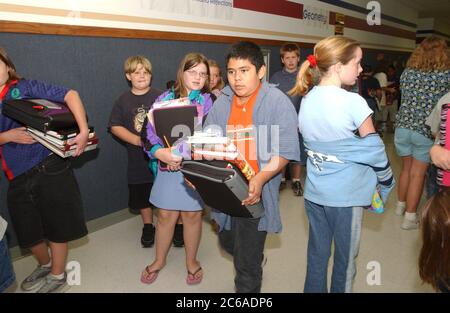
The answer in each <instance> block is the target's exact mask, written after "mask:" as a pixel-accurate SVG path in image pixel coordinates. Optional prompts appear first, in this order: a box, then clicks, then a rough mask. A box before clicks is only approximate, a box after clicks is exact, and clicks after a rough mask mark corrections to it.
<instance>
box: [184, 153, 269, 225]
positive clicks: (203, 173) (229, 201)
mask: <svg viewBox="0 0 450 313" xmlns="http://www.w3.org/2000/svg"><path fill="white" fill-rule="evenodd" d="M181 171H182V172H183V174H184V177H185V178H186V179H187V180H189V181H190V182H191V183H192V184H193V185H194V186H195V188H196V190H197V192H198V193H199V194H200V196H201V197H202V199H203V201H204V202H205V203H206V204H207V205H209V206H210V207H212V208H214V209H216V210H218V211H221V212H223V213H225V214H228V215H231V216H235V217H247V218H259V217H261V216H262V215H263V214H264V207H263V205H262V203H261V202H259V203H257V204H254V205H251V206H244V205H242V200H244V199H246V198H247V197H248V183H247V180H246V179H245V177H244V176H243V175H242V174H241V173H240V171H239V169H238V168H237V167H235V166H233V165H232V164H231V163H229V162H227V161H209V162H203V161H201V162H199V161H184V162H183V167H182V168H181Z"/></svg>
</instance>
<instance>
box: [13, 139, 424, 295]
mask: <svg viewBox="0 0 450 313" xmlns="http://www.w3.org/2000/svg"><path fill="white" fill-rule="evenodd" d="M385 142H386V148H387V151H388V154H389V156H390V159H391V163H392V166H393V168H394V172H395V173H396V176H397V175H398V172H399V166H400V164H399V159H398V157H396V156H395V153H394V150H393V149H394V148H393V139H392V135H390V134H389V135H387V136H385ZM396 200H397V199H396V192H395V191H394V192H393V193H392V195H391V197H390V200H389V202H388V203H387V206H388V207H390V208H392V207H393V204H395V201H396ZM280 210H281V214H282V221H283V231H282V232H281V233H280V234H276V235H270V236H268V239H267V243H266V251H265V253H266V255H267V257H268V262H267V264H266V266H265V267H264V277H263V287H262V291H263V292H288V293H298V292H302V290H303V282H304V278H305V271H306V247H307V234H308V231H307V229H308V222H307V219H306V214H305V211H304V207H303V197H295V196H294V195H293V193H292V191H291V190H290V189H289V188H286V189H285V190H283V191H282V192H281V201H280ZM400 223H401V218H400V217H398V216H395V215H394V213H393V210H392V209H388V210H387V211H386V212H385V213H384V214H382V215H376V214H373V213H368V212H365V216H364V221H363V229H362V235H361V246H360V252H359V256H358V259H357V271H358V272H357V276H356V279H355V283H354V291H355V292H432V289H431V287H429V286H428V285H422V284H421V282H420V279H419V275H418V269H417V259H418V254H419V251H420V232H419V231H418V230H411V231H405V230H401V229H400ZM140 230H141V220H140V218H139V217H138V216H136V217H132V218H129V219H126V220H124V221H121V222H119V223H116V224H114V225H112V226H109V227H107V228H104V229H101V230H99V231H96V232H93V233H90V234H89V236H88V237H87V238H84V239H82V240H78V241H76V242H73V243H71V249H70V253H69V257H68V260H69V261H77V262H79V264H80V266H81V282H80V283H81V284H80V285H78V286H72V287H71V288H70V289H69V290H68V292H180V293H185V292H194V293H196V292H198V293H202V292H214V293H223V292H233V291H234V290H233V286H234V284H233V278H234V273H233V265H232V262H231V258H230V257H229V256H228V255H226V254H225V253H223V252H221V251H220V249H219V247H218V244H217V237H216V235H215V234H214V232H213V231H212V228H211V226H210V225H209V223H208V220H207V218H205V221H204V227H203V236H202V241H201V244H200V249H199V260H200V262H201V264H202V267H203V269H204V280H203V282H202V283H201V284H200V285H197V286H188V285H186V282H185V278H186V268H185V265H184V251H183V249H180V248H171V250H170V252H169V257H168V263H167V265H166V267H165V268H164V269H163V270H162V271H161V273H160V274H159V277H158V279H157V280H156V282H155V283H153V284H152V285H143V284H142V283H140V281H139V277H140V272H141V270H142V269H143V268H144V267H145V265H146V264H148V263H151V261H152V259H153V256H154V253H155V250H154V248H150V249H143V248H141V245H140V243H139V237H140ZM372 261H375V262H377V263H374V264H375V265H376V269H379V274H380V275H379V278H380V284H379V285H373V284H372V283H370V282H371V281H373V278H374V277H376V276H374V275H373V274H374V272H373V270H374V268H373V267H369V268H368V267H367V266H368V264H369V265H371V264H372V263H370V262H372ZM35 265H36V264H35V261H34V259H33V258H32V257H31V256H30V257H25V258H22V259H19V260H16V261H15V262H14V268H15V271H16V275H17V280H18V281H19V282H20V281H22V279H23V278H24V277H25V276H26V275H27V274H29V273H30V272H31V271H32V270H33V269H34V267H35ZM330 269H331V261H330ZM368 282H369V283H368ZM11 291H13V292H14V291H15V292H20V290H19V288H17V286H15V287H13V288H11Z"/></svg>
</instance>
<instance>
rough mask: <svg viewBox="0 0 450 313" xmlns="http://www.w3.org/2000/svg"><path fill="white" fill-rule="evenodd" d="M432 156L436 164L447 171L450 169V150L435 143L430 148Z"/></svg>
mask: <svg viewBox="0 0 450 313" xmlns="http://www.w3.org/2000/svg"><path fill="white" fill-rule="evenodd" d="M430 156H431V160H432V161H433V163H434V165H436V166H437V167H439V168H442V169H444V170H447V171H448V170H450V150H447V149H445V148H444V147H441V146H440V145H433V147H432V148H431V149H430Z"/></svg>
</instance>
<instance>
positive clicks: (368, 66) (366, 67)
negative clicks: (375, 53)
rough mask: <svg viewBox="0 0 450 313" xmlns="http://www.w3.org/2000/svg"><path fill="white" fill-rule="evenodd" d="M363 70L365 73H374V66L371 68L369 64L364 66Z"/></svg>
mask: <svg viewBox="0 0 450 313" xmlns="http://www.w3.org/2000/svg"><path fill="white" fill-rule="evenodd" d="M362 68H363V73H372V71H373V70H372V66H370V65H369V64H363V66H362Z"/></svg>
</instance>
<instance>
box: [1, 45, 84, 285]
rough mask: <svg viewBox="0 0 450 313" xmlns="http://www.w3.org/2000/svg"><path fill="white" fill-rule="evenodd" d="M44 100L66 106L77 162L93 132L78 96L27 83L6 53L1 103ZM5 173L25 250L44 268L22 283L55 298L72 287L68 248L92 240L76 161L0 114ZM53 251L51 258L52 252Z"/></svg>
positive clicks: (14, 219) (10, 206)
mask: <svg viewBox="0 0 450 313" xmlns="http://www.w3.org/2000/svg"><path fill="white" fill-rule="evenodd" d="M27 98H39V99H47V100H50V101H55V102H60V103H62V102H65V103H66V104H67V106H68V108H69V109H70V111H71V112H72V113H73V115H74V117H75V120H76V121H77V124H78V128H79V130H80V132H79V134H78V135H77V136H76V137H75V138H73V139H72V142H73V143H75V144H76V145H77V148H76V152H75V156H79V155H81V154H82V153H83V151H84V149H85V147H86V143H87V140H88V135H89V130H88V125H87V121H86V113H85V110H84V107H83V104H82V102H81V99H80V97H79V95H78V93H77V92H76V91H75V90H69V89H68V88H65V87H60V86H54V85H49V84H45V83H43V82H39V81H36V80H27V79H22V78H20V76H19V75H18V74H17V73H16V69H15V66H14V64H13V62H12V61H11V59H10V58H9V57H8V55H7V54H6V51H5V50H3V49H1V48H0V101H3V100H9V99H27ZM0 146H1V157H2V164H3V169H4V171H5V173H6V176H7V177H8V179H9V186H8V195H7V197H8V199H7V201H8V202H7V203H8V209H9V213H10V215H11V219H12V224H13V226H14V229H15V231H16V234H17V239H18V241H19V245H20V247H21V248H24V249H26V248H29V249H30V250H31V252H32V253H33V255H34V256H35V257H36V259H37V261H38V263H39V264H38V267H37V268H36V269H35V270H34V271H33V272H32V273H31V274H30V275H29V276H28V277H27V278H26V279H25V280H24V281H23V282H22V284H21V288H22V289H23V290H26V291H29V290H34V289H37V288H39V287H40V289H39V290H38V292H54V291H57V290H58V289H60V288H61V287H63V286H64V285H65V284H66V278H67V274H66V272H65V266H66V257H67V252H68V246H67V243H68V242H69V241H71V240H75V239H79V238H81V237H83V236H85V235H86V234H87V228H86V224H85V220H84V216H83V208H82V203H81V196H80V190H79V188H78V183H77V181H76V179H75V176H74V174H73V171H72V168H71V164H70V160H68V159H63V158H61V157H59V156H57V155H54V154H52V153H51V151H50V150H48V149H47V148H45V147H44V146H43V145H41V144H39V143H36V142H35V141H34V140H33V138H32V137H31V136H30V135H29V134H28V133H27V131H26V128H25V127H23V126H22V125H20V124H19V123H17V122H16V121H15V120H12V119H10V118H8V117H6V116H5V115H3V114H0ZM48 248H50V252H51V253H50V254H49V251H48Z"/></svg>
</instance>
